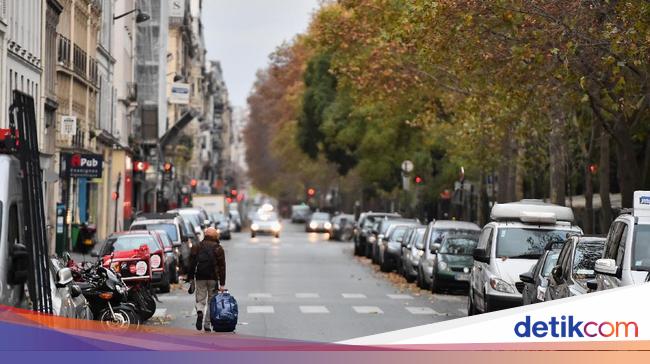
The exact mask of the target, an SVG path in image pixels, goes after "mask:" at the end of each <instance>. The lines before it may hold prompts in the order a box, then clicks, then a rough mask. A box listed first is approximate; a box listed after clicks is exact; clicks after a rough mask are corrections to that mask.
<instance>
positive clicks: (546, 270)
mask: <svg viewBox="0 0 650 364" xmlns="http://www.w3.org/2000/svg"><path fill="white" fill-rule="evenodd" d="M559 256H560V251H559V250H558V251H555V250H554V251H551V252H549V253H548V254H546V260H545V261H544V266H543V267H542V272H541V273H542V277H544V278H547V277H548V275H549V274H551V271H552V270H553V267H555V264H556V263H557V258H558V257H559Z"/></svg>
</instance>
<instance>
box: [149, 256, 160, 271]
mask: <svg viewBox="0 0 650 364" xmlns="http://www.w3.org/2000/svg"><path fill="white" fill-rule="evenodd" d="M149 262H150V263H151V268H158V267H160V263H161V262H162V258H161V257H160V255H157V254H154V255H152V256H151V259H149Z"/></svg>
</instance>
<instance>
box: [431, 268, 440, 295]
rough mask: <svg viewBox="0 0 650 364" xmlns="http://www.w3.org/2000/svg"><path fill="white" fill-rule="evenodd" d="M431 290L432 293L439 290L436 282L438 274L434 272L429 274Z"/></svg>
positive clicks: (438, 284)
mask: <svg viewBox="0 0 650 364" xmlns="http://www.w3.org/2000/svg"><path fill="white" fill-rule="evenodd" d="M431 292H432V293H438V292H440V283H439V282H438V275H437V274H436V272H433V275H432V276H431Z"/></svg>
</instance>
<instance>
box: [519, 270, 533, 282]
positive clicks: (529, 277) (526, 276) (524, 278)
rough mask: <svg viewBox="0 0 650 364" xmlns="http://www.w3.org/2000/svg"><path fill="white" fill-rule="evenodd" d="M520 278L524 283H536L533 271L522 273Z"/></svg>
mask: <svg viewBox="0 0 650 364" xmlns="http://www.w3.org/2000/svg"><path fill="white" fill-rule="evenodd" d="M519 279H520V280H521V281H522V282H524V283H531V284H535V278H534V277H533V273H532V272H526V273H521V274H520V275H519Z"/></svg>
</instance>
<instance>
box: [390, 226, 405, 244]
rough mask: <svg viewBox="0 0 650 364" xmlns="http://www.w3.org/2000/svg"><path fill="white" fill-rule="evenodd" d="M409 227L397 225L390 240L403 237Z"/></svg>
mask: <svg viewBox="0 0 650 364" xmlns="http://www.w3.org/2000/svg"><path fill="white" fill-rule="evenodd" d="M408 228H409V227H408V226H398V227H396V228H395V229H393V231H392V232H391V234H390V240H391V241H397V240H399V239H401V238H402V237H403V236H404V234H405V233H406V231H407V230H408Z"/></svg>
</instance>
